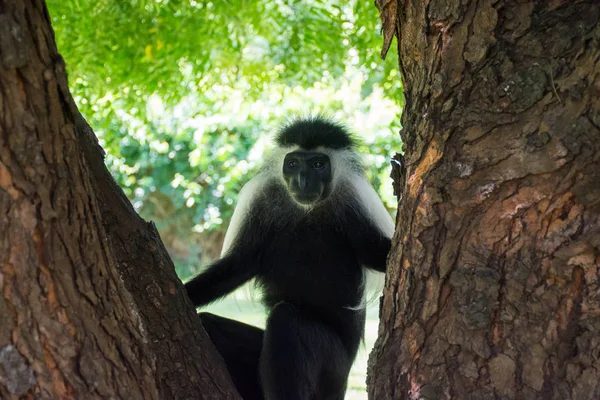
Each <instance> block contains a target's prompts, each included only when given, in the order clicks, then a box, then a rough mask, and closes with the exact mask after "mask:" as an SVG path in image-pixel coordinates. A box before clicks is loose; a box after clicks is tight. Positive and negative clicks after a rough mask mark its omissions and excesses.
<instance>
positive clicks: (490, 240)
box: [368, 0, 600, 400]
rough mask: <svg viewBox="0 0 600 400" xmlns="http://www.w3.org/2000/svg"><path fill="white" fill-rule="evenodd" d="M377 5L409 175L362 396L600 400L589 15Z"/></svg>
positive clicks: (592, 21) (595, 118)
mask: <svg viewBox="0 0 600 400" xmlns="http://www.w3.org/2000/svg"><path fill="white" fill-rule="evenodd" d="M380 3H386V4H383V5H382V8H383V7H385V9H384V10H382V17H383V18H384V30H385V31H386V33H387V34H388V35H389V33H390V32H391V33H392V34H397V37H398V38H399V53H400V60H401V61H400V68H401V72H402V78H403V84H404V94H405V99H406V107H405V109H404V115H403V119H402V122H403V131H402V133H401V134H402V138H403V140H404V143H405V160H404V163H403V164H404V169H402V170H398V171H395V176H397V177H398V178H397V180H398V182H397V183H398V184H399V185H400V191H401V199H400V206H399V212H398V226H397V228H398V229H397V232H396V236H395V245H394V247H393V249H392V252H391V255H390V259H389V266H388V274H387V282H386V288H385V294H384V297H383V301H382V306H381V325H380V333H379V339H378V341H377V343H376V346H375V349H374V351H373V353H372V355H371V359H370V363H369V379H368V383H369V395H370V398H371V399H374V400H383V399H436V400H437V399H561V400H562V399H598V398H600V279H599V272H600V271H599V268H600V3H598V1H597V0H589V1H560V0H548V1H516V0H515V1H510V0H504V1H497V0H496V1H492V0H478V1H475V0H469V1H466V0H463V1H458V0H449V1H448V0H444V1H442V0H431V1H422V0H405V1H400V2H399V3H400V4H398V8H397V10H396V9H394V6H395V5H396V4H395V2H394V1H393V0H392V2H385V1H380ZM390 12H393V14H394V16H395V17H394V18H389V15H390ZM401 177H405V179H402V178H401Z"/></svg>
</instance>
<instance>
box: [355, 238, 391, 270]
mask: <svg viewBox="0 0 600 400" xmlns="http://www.w3.org/2000/svg"><path fill="white" fill-rule="evenodd" d="M362 236H363V240H361V242H360V243H357V244H356V245H355V246H356V248H357V249H358V251H357V253H358V258H359V260H360V262H361V264H362V265H364V266H365V267H367V268H371V269H374V270H376V271H379V272H385V266H386V261H387V256H388V253H389V252H390V249H391V247H392V240H391V239H390V238H388V237H385V236H383V235H381V234H379V232H373V233H370V234H367V235H362Z"/></svg>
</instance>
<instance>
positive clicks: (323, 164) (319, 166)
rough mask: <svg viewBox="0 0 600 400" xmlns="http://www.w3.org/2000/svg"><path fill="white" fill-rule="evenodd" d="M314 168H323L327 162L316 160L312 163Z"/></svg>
mask: <svg viewBox="0 0 600 400" xmlns="http://www.w3.org/2000/svg"><path fill="white" fill-rule="evenodd" d="M312 167H313V168H314V169H323V168H325V163H324V162H323V161H315V162H314V163H313V165H312Z"/></svg>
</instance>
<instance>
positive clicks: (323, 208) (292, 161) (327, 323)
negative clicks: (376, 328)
mask: <svg viewBox="0 0 600 400" xmlns="http://www.w3.org/2000/svg"><path fill="white" fill-rule="evenodd" d="M276 144H277V150H276V151H275V152H274V154H273V155H272V156H271V157H270V158H267V159H266V161H265V162H264V166H263V167H262V169H261V170H260V171H259V172H258V174H257V175H256V176H255V177H254V178H253V179H252V180H251V181H250V182H248V183H247V184H246V185H245V186H244V187H243V189H242V191H241V192H240V194H239V197H238V204H237V207H236V209H235V211H234V213H233V217H232V219H231V223H230V225H229V229H228V230H227V233H226V235H225V241H224V244H223V251H222V253H221V259H219V260H218V261H216V262H215V263H214V264H212V265H211V266H210V267H209V268H208V269H207V270H206V271H204V272H203V273H201V274H200V275H198V276H197V277H195V278H194V279H193V280H191V281H190V282H188V283H187V284H186V285H185V288H186V290H187V293H188V295H189V297H190V298H191V300H192V302H193V303H194V304H195V305H196V306H202V305H205V304H208V303H210V302H212V301H213V300H215V299H218V298H219V297H222V296H224V295H226V294H228V293H230V292H232V291H233V290H235V289H236V288H238V287H239V286H241V285H242V284H244V283H245V282H247V281H249V280H250V279H253V278H255V279H256V283H257V284H258V286H259V287H260V288H261V289H262V292H263V299H262V301H263V303H264V304H265V306H266V308H267V309H268V310H269V316H268V318H267V322H266V329H265V330H264V331H263V330H262V329H259V328H256V327H253V326H249V325H246V324H243V323H240V322H237V321H233V320H230V319H226V318H223V317H219V316H216V315H213V314H209V313H201V314H200V316H201V319H202V322H203V325H204V327H205V329H206V331H207V332H208V334H209V336H210V338H211V340H212V342H213V343H214V344H215V346H216V348H217V350H218V351H219V352H220V353H221V355H222V356H223V358H224V360H225V362H226V364H227V367H228V369H229V372H230V374H231V376H232V378H233V381H234V383H235V385H236V387H237V389H238V391H239V392H240V394H241V395H242V397H243V398H244V399H245V400H250V399H267V400H296V399H298V400H322V399H331V400H343V398H344V394H345V392H346V381H347V378H348V373H349V371H350V367H351V366H352V363H353V361H354V358H355V356H356V352H357V350H358V347H359V344H360V342H361V339H362V336H363V333H364V325H365V309H364V301H363V298H364V291H365V285H364V279H365V272H366V271H365V268H370V269H373V270H376V271H380V272H384V271H385V264H386V258H387V254H388V252H389V250H390V245H391V237H392V233H393V231H394V223H393V222H392V219H391V217H390V215H389V214H388V212H387V211H386V209H385V208H384V206H383V204H382V202H381V200H380V199H379V197H378V196H377V194H376V192H375V190H374V189H373V188H372V187H371V185H370V184H369V182H368V181H367V179H366V178H365V176H364V173H363V168H362V166H361V162H360V158H359V156H358V155H357V153H356V151H355V140H354V139H353V137H352V135H350V134H349V132H348V131H347V130H346V129H344V128H343V127H342V126H340V125H338V124H337V123H334V122H332V121H329V120H327V119H325V118H322V117H314V118H308V119H300V120H295V121H294V122H291V123H290V124H288V125H287V126H285V127H284V128H283V129H282V130H281V131H280V132H279V134H278V135H277V136H276Z"/></svg>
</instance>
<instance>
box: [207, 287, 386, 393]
mask: <svg viewBox="0 0 600 400" xmlns="http://www.w3.org/2000/svg"><path fill="white" fill-rule="evenodd" d="M239 293H240V292H239V291H238V295H237V296H236V297H233V296H228V297H227V298H225V299H223V300H221V301H219V302H216V303H214V304H212V305H210V306H209V307H206V308H204V309H203V310H202V311H209V312H212V313H214V314H218V315H221V316H224V317H227V318H232V319H235V320H238V321H242V322H246V323H248V324H252V325H255V326H260V327H264V324H265V314H264V310H263V308H262V306H261V305H260V304H258V303H256V302H253V301H251V300H248V299H246V298H244V295H243V294H239ZM244 294H245V293H244ZM375 303H376V304H375V305H373V306H371V308H369V309H368V310H367V324H366V331H365V344H364V346H362V347H361V349H360V350H359V352H358V355H357V357H356V361H355V362H354V365H353V366H352V371H351V372H350V378H349V380H348V391H347V392H346V400H364V399H366V398H367V392H366V384H365V381H366V374H367V360H368V357H369V353H370V351H371V348H372V347H373V344H374V343H375V339H376V338H377V327H378V323H379V320H378V316H377V309H378V306H377V302H375Z"/></svg>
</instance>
